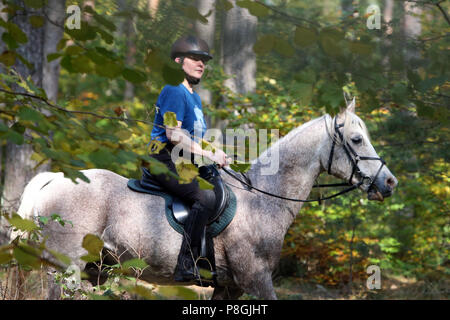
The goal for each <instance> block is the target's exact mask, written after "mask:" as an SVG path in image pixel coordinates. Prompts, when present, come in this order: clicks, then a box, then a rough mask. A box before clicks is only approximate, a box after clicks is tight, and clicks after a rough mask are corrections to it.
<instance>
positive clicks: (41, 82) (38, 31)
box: [2, 0, 65, 212]
mask: <svg viewBox="0 0 450 320" xmlns="http://www.w3.org/2000/svg"><path fill="white" fill-rule="evenodd" d="M58 2H59V3H58ZM15 3H17V4H18V5H21V6H23V2H22V1H19V0H17V1H15ZM48 8H51V10H49V9H47V12H48V15H49V18H50V19H51V20H52V21H54V22H57V21H59V22H61V21H64V16H65V1H58V0H49V3H48ZM55 8H57V9H56V10H55ZM43 10H44V9H33V15H41V16H44V14H43ZM28 18H29V14H27V13H26V12H20V13H19V14H17V15H16V16H15V17H14V18H13V19H12V21H13V22H14V23H16V24H17V25H18V27H19V28H20V29H21V30H22V31H23V32H24V33H25V34H26V35H27V37H28V42H27V43H25V44H23V45H22V46H20V47H19V48H18V49H17V52H18V53H19V54H21V55H22V56H23V57H24V58H25V59H26V60H27V61H28V62H29V63H30V64H31V65H32V68H31V69H29V68H28V67H27V66H26V65H24V64H23V63H22V62H20V61H19V60H16V64H15V65H14V69H15V70H16V71H17V72H18V73H19V74H20V75H21V76H22V77H23V78H26V77H28V76H31V79H32V80H33V82H34V83H35V84H36V86H39V87H42V88H44V89H46V91H47V90H48V91H47V94H48V97H49V98H50V99H51V100H54V101H56V98H57V92H58V78H59V68H58V67H56V66H55V65H54V64H52V63H47V62H46V61H47V59H46V56H45V54H48V53H50V52H55V51H56V44H57V43H58V41H59V39H60V38H61V36H62V32H60V31H59V30H56V29H55V28H56V26H54V27H55V28H53V26H50V25H48V24H45V25H44V26H43V27H40V28H33V27H32V26H31V25H30V23H29V21H28ZM62 25H63V23H62ZM47 30H48V31H47ZM54 33H56V34H54ZM58 34H59V37H58ZM14 89H15V90H17V91H23V90H22V89H21V88H20V87H18V86H17V87H16V88H14ZM25 134H27V132H25ZM5 153H6V154H5V156H6V159H5V183H4V190H3V195H2V206H3V209H5V210H7V211H10V212H13V211H17V209H18V206H19V202H20V196H21V194H22V192H23V189H24V187H25V185H26V184H27V183H28V182H29V181H30V180H31V178H32V177H33V176H35V175H36V174H37V173H39V172H42V171H46V170H49V169H50V164H49V163H47V165H43V166H40V167H39V168H36V169H35V166H36V164H37V163H36V162H35V161H34V160H31V159H30V157H31V155H32V154H33V148H32V146H31V145H28V144H23V145H16V144H14V143H11V142H8V143H7V145H6V151H5Z"/></svg>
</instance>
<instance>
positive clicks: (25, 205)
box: [17, 172, 61, 219]
mask: <svg viewBox="0 0 450 320" xmlns="http://www.w3.org/2000/svg"><path fill="white" fill-rule="evenodd" d="M59 174H61V173H56V172H41V173H39V174H38V175H36V176H35V177H34V178H33V179H31V180H30V182H28V184H27V185H26V186H25V189H24V191H23V193H22V196H21V198H20V206H19V210H18V211H17V213H18V214H19V215H20V216H21V217H22V218H24V219H32V218H33V217H34V216H35V215H36V212H34V211H33V209H34V205H35V202H36V200H37V199H38V197H39V191H40V190H41V189H42V188H44V187H45V186H46V185H47V184H49V183H50V182H51V181H52V180H53V179H55V178H56V177H57V176H58V175H59Z"/></svg>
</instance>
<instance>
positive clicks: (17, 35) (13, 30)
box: [7, 22, 28, 43]
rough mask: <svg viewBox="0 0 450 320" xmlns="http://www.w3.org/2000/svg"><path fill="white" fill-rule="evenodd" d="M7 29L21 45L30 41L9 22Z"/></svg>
mask: <svg viewBox="0 0 450 320" xmlns="http://www.w3.org/2000/svg"><path fill="white" fill-rule="evenodd" d="M7 29H8V32H9V34H10V35H11V37H12V38H13V39H14V40H15V41H17V42H19V43H26V42H27V41H28V37H27V35H26V34H25V33H24V32H23V31H22V29H20V28H19V26H17V25H16V24H14V23H12V22H9V23H8V27H7Z"/></svg>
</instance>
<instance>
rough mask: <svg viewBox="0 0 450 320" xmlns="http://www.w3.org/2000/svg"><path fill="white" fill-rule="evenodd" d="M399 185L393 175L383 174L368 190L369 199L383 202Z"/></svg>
mask: <svg viewBox="0 0 450 320" xmlns="http://www.w3.org/2000/svg"><path fill="white" fill-rule="evenodd" d="M397 185H398V180H397V178H395V177H394V176H393V175H392V174H386V173H384V174H381V175H380V176H378V177H377V179H376V181H375V182H374V183H373V184H372V185H371V186H370V187H369V189H368V190H367V199H369V200H377V201H383V200H384V198H388V197H390V196H391V195H392V193H393V192H394V188H395V187H396V186H397Z"/></svg>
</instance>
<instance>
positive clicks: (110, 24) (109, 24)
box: [94, 13, 116, 32]
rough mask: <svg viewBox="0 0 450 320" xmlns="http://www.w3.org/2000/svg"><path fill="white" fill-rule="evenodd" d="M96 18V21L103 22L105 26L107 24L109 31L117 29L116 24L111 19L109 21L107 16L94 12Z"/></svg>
mask: <svg viewBox="0 0 450 320" xmlns="http://www.w3.org/2000/svg"><path fill="white" fill-rule="evenodd" d="M94 19H95V21H97V22H98V23H100V24H102V25H103V26H105V27H106V28H108V29H109V31H111V32H114V31H116V26H115V25H114V23H112V22H111V21H109V20H108V19H107V18H105V17H103V16H101V15H99V14H97V13H95V14H94Z"/></svg>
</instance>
